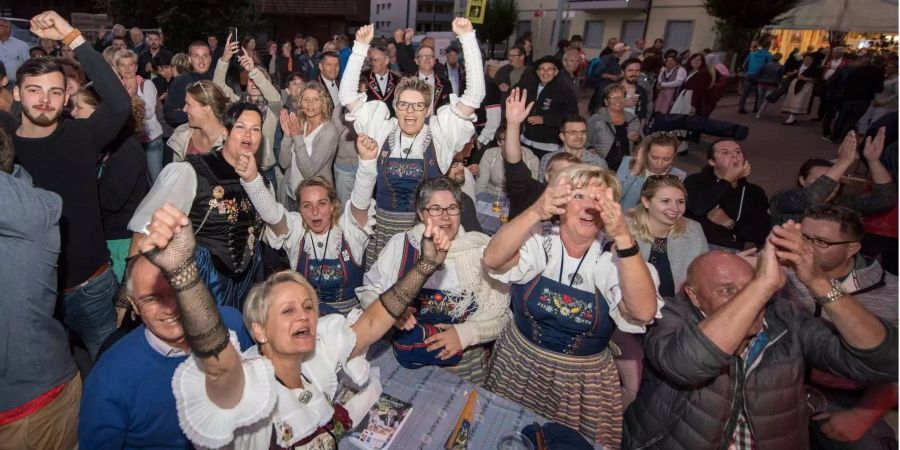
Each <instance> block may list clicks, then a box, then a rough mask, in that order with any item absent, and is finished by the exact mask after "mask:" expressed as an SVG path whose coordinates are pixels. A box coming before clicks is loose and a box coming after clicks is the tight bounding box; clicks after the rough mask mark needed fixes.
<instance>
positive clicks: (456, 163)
mask: <svg viewBox="0 0 900 450" xmlns="http://www.w3.org/2000/svg"><path fill="white" fill-rule="evenodd" d="M461 165H463V161H461V160H453V162H451V163H450V167H459V166H461Z"/></svg>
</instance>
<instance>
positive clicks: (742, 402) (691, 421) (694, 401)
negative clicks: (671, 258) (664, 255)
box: [622, 294, 897, 450]
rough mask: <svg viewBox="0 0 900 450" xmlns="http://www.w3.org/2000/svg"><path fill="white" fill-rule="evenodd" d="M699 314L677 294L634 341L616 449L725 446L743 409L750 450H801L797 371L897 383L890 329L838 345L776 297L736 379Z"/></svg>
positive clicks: (734, 360) (803, 435) (804, 417)
mask: <svg viewBox="0 0 900 450" xmlns="http://www.w3.org/2000/svg"><path fill="white" fill-rule="evenodd" d="M701 320H703V316H702V315H701V314H700V311H699V310H698V309H697V308H695V307H694V306H693V305H692V304H691V303H690V300H688V299H687V297H685V296H684V295H683V294H682V295H679V296H677V297H675V298H674V299H672V300H669V301H668V302H666V306H665V307H664V308H663V311H662V319H658V320H657V322H656V324H654V325H653V326H652V327H650V329H649V330H648V332H647V334H646V336H645V338H644V353H645V354H646V357H647V360H648V361H649V362H650V364H649V365H648V366H646V368H645V370H644V378H643V380H642V383H641V391H640V392H639V393H638V396H637V399H636V400H635V401H634V403H632V404H631V406H629V407H628V410H626V411H625V417H624V424H623V433H622V448H623V449H651V448H652V449H665V450H682V449H683V450H705V449H725V448H727V446H728V444H729V441H730V440H731V436H732V434H733V432H734V428H735V421H736V419H737V416H738V414H739V412H740V407H741V406H743V407H744V408H745V409H746V411H747V415H748V420H749V424H750V427H751V429H752V430H753V436H754V438H755V440H756V446H757V448H760V449H791V450H794V449H800V450H802V449H807V448H809V428H808V425H809V413H808V412H807V410H806V405H805V401H804V399H805V393H804V385H803V377H804V372H805V367H806V365H807V364H809V365H811V366H813V367H817V368H824V369H827V370H829V371H831V372H834V373H837V374H840V375H842V376H845V377H847V378H850V379H853V380H859V381H894V380H896V378H897V351H896V350H897V329H896V327H894V326H892V325H890V324H887V323H884V324H885V327H886V329H887V336H886V338H885V340H884V342H882V343H881V344H880V345H878V346H877V347H876V348H873V349H870V350H857V349H854V348H851V347H849V346H847V345H846V344H845V343H844V341H843V340H842V339H841V337H840V336H839V335H838V334H837V332H835V331H834V330H833V329H832V328H830V327H829V326H828V325H827V324H826V323H825V322H824V321H822V320H818V319H812V318H810V317H809V315H808V314H807V313H806V312H805V311H802V310H800V309H798V308H797V306H796V305H794V304H793V303H791V302H789V301H786V300H785V299H783V298H775V299H774V300H773V301H770V302H769V303H768V305H767V306H766V309H765V321H766V324H767V326H768V343H767V344H766V346H765V347H764V348H763V350H762V353H761V354H760V355H759V356H758V362H757V363H755V365H754V366H753V367H752V368H751V369H750V370H751V371H750V372H749V373H748V374H747V375H746V376H744V375H743V373H744V368H743V364H742V363H740V361H741V360H740V358H738V357H735V356H733V355H730V354H728V353H725V352H723V351H722V350H721V349H720V348H719V347H717V346H716V345H715V344H713V343H712V341H710V340H709V338H707V337H706V335H705V334H703V332H701V331H700V328H699V327H698V324H699V322H700V321H701Z"/></svg>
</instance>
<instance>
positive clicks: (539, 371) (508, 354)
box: [487, 322, 622, 449]
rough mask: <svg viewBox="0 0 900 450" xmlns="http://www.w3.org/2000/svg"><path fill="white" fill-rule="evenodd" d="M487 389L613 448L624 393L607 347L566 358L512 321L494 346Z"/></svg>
mask: <svg viewBox="0 0 900 450" xmlns="http://www.w3.org/2000/svg"><path fill="white" fill-rule="evenodd" d="M487 388H488V389H489V390H491V391H493V392H495V393H497V394H499V395H502V396H503V397H506V398H508V399H510V400H513V401H515V402H518V403H521V404H522V405H523V406H525V407H526V408H528V409H531V410H532V411H534V412H536V413H538V414H540V415H542V416H544V417H547V418H549V419H551V420H555V421H557V422H559V423H562V424H563V425H566V426H568V427H571V428H573V429H575V430H578V431H580V432H581V433H582V434H584V435H586V436H593V438H594V440H595V441H597V442H600V443H602V444H603V445H604V447H608V448H614V449H617V448H619V446H620V445H621V439H622V391H621V386H620V383H619V374H618V372H617V371H616V364H615V362H613V357H612V354H611V353H610V352H609V350H603V351H602V352H601V353H599V354H597V355H593V356H569V355H563V354H560V353H556V352H551V351H549V350H545V349H542V348H540V347H538V346H536V345H534V344H532V343H531V342H529V341H528V340H527V339H526V338H525V337H524V336H522V333H521V332H519V330H518V329H517V328H516V326H515V325H514V324H513V323H512V322H510V323H509V325H507V327H506V329H504V330H503V333H502V334H501V335H500V338H499V339H497V342H496V344H495V346H494V352H493V357H492V359H491V367H490V373H489V375H488V379H487Z"/></svg>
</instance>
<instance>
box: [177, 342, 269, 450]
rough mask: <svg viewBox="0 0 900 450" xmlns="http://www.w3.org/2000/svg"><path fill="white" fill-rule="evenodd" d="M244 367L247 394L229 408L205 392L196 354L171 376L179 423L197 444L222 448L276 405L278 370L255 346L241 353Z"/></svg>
mask: <svg viewBox="0 0 900 450" xmlns="http://www.w3.org/2000/svg"><path fill="white" fill-rule="evenodd" d="M230 334H231V345H233V346H234V348H235V350H238V351H239V349H240V344H238V340H237V335H236V334H235V333H234V331H231V332H230ZM241 365H242V366H243V369H244V394H243V396H242V397H241V400H240V402H239V403H238V404H237V405H236V406H235V407H234V408H229V409H224V408H220V407H219V406H218V405H216V404H215V403H213V402H212V401H211V400H210V399H209V397H208V396H207V395H206V373H205V372H204V371H203V370H202V369H200V367H199V366H198V365H197V360H196V359H194V357H190V358H188V359H186V360H185V361H184V362H183V363H181V365H179V366H178V369H176V370H175V375H174V376H173V377H172V392H173V394H175V407H176V409H177V411H178V424H179V426H180V427H181V431H183V432H184V434H185V436H187V438H188V439H189V440H190V441H191V442H193V443H194V444H195V445H197V446H199V447H204V448H220V447H224V446H226V445H228V444H230V443H231V442H232V441H234V439H235V432H236V431H237V430H238V429H240V428H243V427H248V426H251V425H254V424H257V423H259V422H261V421H263V420H266V419H268V418H269V416H270V415H271V414H272V410H273V409H274V408H275V399H276V391H275V387H276V383H277V381H276V380H275V369H274V368H272V364H271V363H270V362H269V360H268V359H266V358H265V357H263V356H260V355H259V354H258V353H257V352H256V350H255V347H253V348H251V349H249V350H247V352H246V353H244V354H243V355H241Z"/></svg>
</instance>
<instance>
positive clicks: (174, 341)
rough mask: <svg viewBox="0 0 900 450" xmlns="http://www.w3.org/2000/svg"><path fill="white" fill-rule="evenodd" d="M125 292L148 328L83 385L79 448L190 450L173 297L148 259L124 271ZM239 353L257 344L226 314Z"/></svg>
mask: <svg viewBox="0 0 900 450" xmlns="http://www.w3.org/2000/svg"><path fill="white" fill-rule="evenodd" d="M126 280H127V281H126V291H127V293H128V299H129V301H130V302H131V305H132V308H133V310H134V311H135V312H137V314H139V315H140V317H141V320H142V321H143V325H141V326H139V327H137V328H136V329H135V330H134V331H132V332H131V333H129V334H128V335H126V336H125V337H124V338H122V339H121V340H120V341H119V342H116V344H115V345H113V346H112V347H111V348H110V349H109V350H107V351H106V352H105V353H104V354H103V355H102V357H101V358H100V359H99V360H98V361H97V365H95V366H94V369H93V370H92V371H91V374H90V375H89V376H88V378H87V380H86V381H85V385H84V396H83V399H82V403H81V418H80V422H79V424H78V441H79V444H80V447H81V448H90V449H123V448H124V449H133V448H171V449H175V448H178V449H184V448H190V447H189V444H188V440H187V438H186V437H185V436H184V433H182V431H181V428H180V427H179V426H178V413H177V412H176V409H175V396H174V394H172V376H173V375H174V374H175V369H177V368H178V366H179V365H180V364H181V363H182V362H184V360H185V359H187V358H188V356H189V352H190V350H189V347H188V345H187V342H186V341H185V337H184V329H183V328H182V326H181V321H180V320H179V311H178V306H177V304H176V302H175V292H174V291H173V290H172V288H171V287H170V286H169V283H168V282H167V281H166V279H165V277H163V275H162V273H161V272H160V270H159V269H158V268H157V267H156V266H154V265H153V264H152V263H150V261H148V260H147V259H146V258H144V257H143V256H139V257H137V259H135V260H134V261H132V262H131V264H130V265H129V269H128V271H127V272H126ZM221 314H222V319H223V320H224V322H225V325H226V326H227V327H228V328H229V329H230V330H231V331H233V332H235V333H236V334H237V339H238V341H239V342H240V345H241V350H244V349H245V348H247V347H249V346H250V345H252V340H251V338H250V335H249V333H247V330H246V329H245V328H244V325H243V322H242V319H241V314H240V313H239V312H238V311H237V310H235V309H233V308H228V307H222V309H221Z"/></svg>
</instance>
